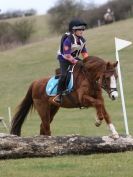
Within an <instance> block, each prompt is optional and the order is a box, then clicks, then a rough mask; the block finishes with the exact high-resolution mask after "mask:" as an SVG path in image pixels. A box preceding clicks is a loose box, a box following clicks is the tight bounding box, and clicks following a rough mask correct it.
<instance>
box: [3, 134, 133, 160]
mask: <svg viewBox="0 0 133 177" xmlns="http://www.w3.org/2000/svg"><path fill="white" fill-rule="evenodd" d="M132 150H133V138H132V137H126V136H121V137H120V138H119V139H117V140H113V139H112V138H110V137H108V136H103V137H85V136H79V135H70V136H56V137H52V136H35V137H25V138H24V137H18V136H14V135H7V134H0V159H10V158H12V159H15V158H24V157H52V156H58V155H66V154H94V153H110V152H124V151H132Z"/></svg>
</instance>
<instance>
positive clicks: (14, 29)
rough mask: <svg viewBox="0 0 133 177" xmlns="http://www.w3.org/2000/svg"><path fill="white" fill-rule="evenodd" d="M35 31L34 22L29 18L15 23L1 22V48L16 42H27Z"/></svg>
mask: <svg viewBox="0 0 133 177" xmlns="http://www.w3.org/2000/svg"><path fill="white" fill-rule="evenodd" d="M33 32H34V22H33V20H32V21H31V20H30V21H29V20H27V19H24V20H20V21H17V22H16V23H14V24H10V23H8V22H0V49H2V50H3V49H6V48H9V47H12V46H14V44H15V45H16V44H19V43H22V44H25V43H26V42H27V41H28V40H29V38H30V37H31V34H32V33H33Z"/></svg>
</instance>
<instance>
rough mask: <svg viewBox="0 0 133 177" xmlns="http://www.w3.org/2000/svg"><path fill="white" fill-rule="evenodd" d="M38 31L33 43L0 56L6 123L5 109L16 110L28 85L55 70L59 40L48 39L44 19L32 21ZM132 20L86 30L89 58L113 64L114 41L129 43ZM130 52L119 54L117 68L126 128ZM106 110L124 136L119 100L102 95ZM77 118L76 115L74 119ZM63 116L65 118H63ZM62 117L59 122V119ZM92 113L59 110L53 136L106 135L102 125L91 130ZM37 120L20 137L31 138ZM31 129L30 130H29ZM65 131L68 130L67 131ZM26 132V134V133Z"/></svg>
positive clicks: (0, 102)
mask: <svg viewBox="0 0 133 177" xmlns="http://www.w3.org/2000/svg"><path fill="white" fill-rule="evenodd" d="M36 23H37V24H38V25H37V26H38V30H37V31H36V33H35V34H34V40H35V39H36V40H37V42H34V43H31V44H28V45H25V46H21V47H18V48H15V49H12V50H8V51H4V52H0V83H1V87H0V98H1V99H0V105H1V106H0V116H4V117H5V118H6V122H7V123H8V110H7V107H8V106H11V109H12V114H13V113H14V111H15V108H16V106H17V105H18V104H19V103H20V101H21V100H22V99H23V97H24V96H25V93H26V91H27V89H28V87H29V85H30V83H31V82H32V81H33V80H35V79H38V78H41V77H47V76H50V75H53V74H54V70H55V68H56V67H57V66H58V61H57V60H56V51H57V49H58V45H59V40H60V36H57V35H55V36H54V35H52V36H50V34H49V32H48V28H47V24H46V21H45V20H44V16H40V17H36ZM132 29H133V19H129V20H125V21H120V22H117V23H113V24H111V25H108V26H102V27H99V28H94V29H90V30H87V31H86V32H85V37H86V39H87V46H88V50H89V54H90V55H96V56H99V57H102V58H104V59H105V60H109V61H115V46H114V37H115V36H117V37H119V38H122V39H126V40H129V41H133V31H132ZM132 56H133V50H132V46H131V47H129V48H127V49H125V50H123V51H122V52H120V59H121V68H122V74H123V81H124V92H125V98H126V105H127V113H128V118H129V122H130V124H129V128H130V131H131V133H133V129H132V125H133V120H132V104H133V100H132V98H131V97H132V90H133V85H132V83H133V77H132V75H133V69H132V68H133V62H132ZM105 100H106V105H107V109H108V110H109V113H110V114H111V115H112V119H113V122H114V123H115V124H116V126H117V127H118V128H117V129H118V131H119V132H120V133H123V132H124V127H123V117H122V111H121V103H120V98H119V99H118V100H117V101H116V102H111V101H110V100H109V98H108V96H107V95H106V94H105ZM66 113H67V114H66ZM77 114H78V115H77ZM64 115H65V116H64ZM62 117H63V118H62ZM94 119H95V111H94V110H93V109H88V110H82V111H81V110H78V109H73V110H66V109H62V110H60V111H59V113H58V114H57V115H56V117H55V120H54V122H53V124H52V132H53V134H54V135H62V134H72V133H79V134H83V135H88V134H89V135H100V134H101V135H102V134H107V133H108V131H107V129H106V126H105V124H104V125H103V126H102V127H101V128H99V129H97V128H95V127H94V125H93V124H94ZM39 123H40V121H39V119H38V115H37V114H36V113H34V112H33V113H32V114H31V115H30V116H29V119H28V120H27V121H26V123H25V125H24V127H23V135H35V134H38V132H39ZM31 127H32V130H31V129H30V128H31ZM68 127H69V128H68ZM29 129H30V131H29Z"/></svg>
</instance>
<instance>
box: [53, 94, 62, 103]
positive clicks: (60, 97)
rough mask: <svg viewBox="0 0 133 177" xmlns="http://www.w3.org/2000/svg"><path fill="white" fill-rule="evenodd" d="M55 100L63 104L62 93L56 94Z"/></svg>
mask: <svg viewBox="0 0 133 177" xmlns="http://www.w3.org/2000/svg"><path fill="white" fill-rule="evenodd" d="M54 102H56V103H58V104H61V102H62V95H56V97H55V98H54Z"/></svg>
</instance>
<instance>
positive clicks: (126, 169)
mask: <svg viewBox="0 0 133 177" xmlns="http://www.w3.org/2000/svg"><path fill="white" fill-rule="evenodd" d="M7 169H8V170H7ZM0 171H1V174H2V176H1V177H7V176H10V177H15V176H21V177H29V176H31V175H32V177H36V176H38V177H44V176H45V177H62V176H63V177H112V176H115V177H125V176H128V177H133V173H132V172H133V170H132V153H131V152H128V153H119V154H97V155H89V156H63V157H54V158H44V159H42V158H38V159H21V160H8V161H3V160H2V161H0Z"/></svg>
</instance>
